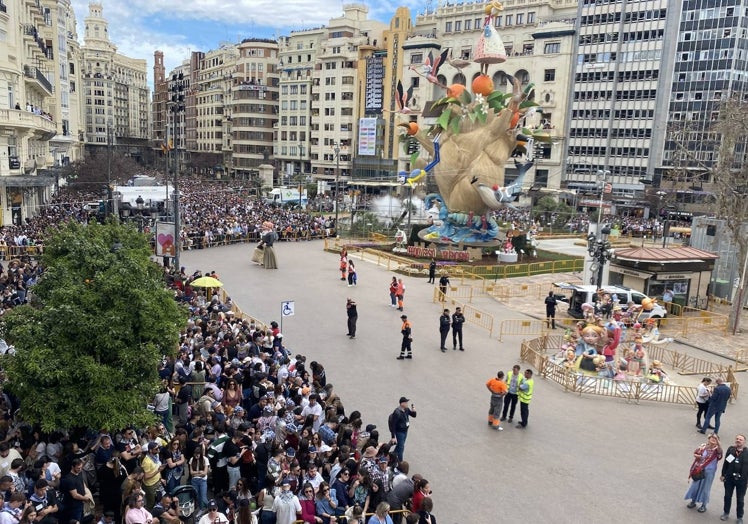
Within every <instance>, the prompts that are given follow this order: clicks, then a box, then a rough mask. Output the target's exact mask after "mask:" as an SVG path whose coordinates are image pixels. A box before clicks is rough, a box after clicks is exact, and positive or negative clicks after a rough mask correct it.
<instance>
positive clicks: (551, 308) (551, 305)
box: [545, 291, 558, 329]
mask: <svg viewBox="0 0 748 524" xmlns="http://www.w3.org/2000/svg"><path fill="white" fill-rule="evenodd" d="M557 305H558V301H557V300H556V297H554V296H553V291H549V292H548V296H547V297H545V321H546V323H547V326H548V327H549V328H551V329H556V306H557Z"/></svg>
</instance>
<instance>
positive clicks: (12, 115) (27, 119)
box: [0, 109, 57, 133]
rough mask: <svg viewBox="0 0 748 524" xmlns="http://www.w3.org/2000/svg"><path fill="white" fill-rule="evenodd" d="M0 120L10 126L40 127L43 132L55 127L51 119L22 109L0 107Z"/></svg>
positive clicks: (52, 129) (53, 129)
mask: <svg viewBox="0 0 748 524" xmlns="http://www.w3.org/2000/svg"><path fill="white" fill-rule="evenodd" d="M0 122H2V123H3V124H4V125H6V126H10V127H14V126H15V127H24V128H27V129H40V130H42V131H45V132H50V133H51V132H53V131H55V130H56V129H57V126H55V124H54V122H52V121H51V120H49V119H47V118H45V117H43V116H40V115H37V114H34V113H30V112H28V111H24V110H18V109H0Z"/></svg>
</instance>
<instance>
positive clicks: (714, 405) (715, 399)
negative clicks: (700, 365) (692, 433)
mask: <svg viewBox="0 0 748 524" xmlns="http://www.w3.org/2000/svg"><path fill="white" fill-rule="evenodd" d="M731 395H732V391H731V390H730V386H728V385H727V384H725V380H724V379H723V378H722V377H719V378H718V379H717V387H716V388H714V391H713V392H712V396H711V398H710V399H709V407H708V408H707V410H706V416H705V417H704V424H702V425H701V429H700V430H699V432H700V433H706V430H707V429H708V428H709V422H710V421H711V420H712V416H713V417H714V433H715V434H719V425H720V422H721V419H722V413H724V412H725V409H727V401H728V400H730V396H731Z"/></svg>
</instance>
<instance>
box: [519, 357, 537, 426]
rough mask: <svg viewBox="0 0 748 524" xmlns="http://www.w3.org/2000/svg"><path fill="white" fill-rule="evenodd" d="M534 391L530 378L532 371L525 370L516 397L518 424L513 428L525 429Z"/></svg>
mask: <svg viewBox="0 0 748 524" xmlns="http://www.w3.org/2000/svg"><path fill="white" fill-rule="evenodd" d="M534 389H535V380H533V378H532V369H526V370H525V376H524V377H522V378H520V379H519V386H518V390H519V391H518V392H517V395H518V396H519V424H517V425H516V426H515V427H517V428H521V429H522V428H526V427H527V419H528V418H530V401H531V400H532V392H533V390H534Z"/></svg>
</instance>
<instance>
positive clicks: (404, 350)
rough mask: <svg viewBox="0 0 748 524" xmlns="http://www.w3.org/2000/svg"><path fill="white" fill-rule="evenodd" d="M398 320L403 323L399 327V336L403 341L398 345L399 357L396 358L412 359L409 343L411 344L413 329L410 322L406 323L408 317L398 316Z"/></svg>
mask: <svg viewBox="0 0 748 524" xmlns="http://www.w3.org/2000/svg"><path fill="white" fill-rule="evenodd" d="M400 319H401V320H402V321H403V323H402V325H401V326H400V334H401V335H402V336H403V341H402V342H401V343H400V356H398V357H397V360H403V359H405V358H413V352H412V349H411V346H410V345H411V342H413V328H412V326H411V324H410V322H408V315H400Z"/></svg>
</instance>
